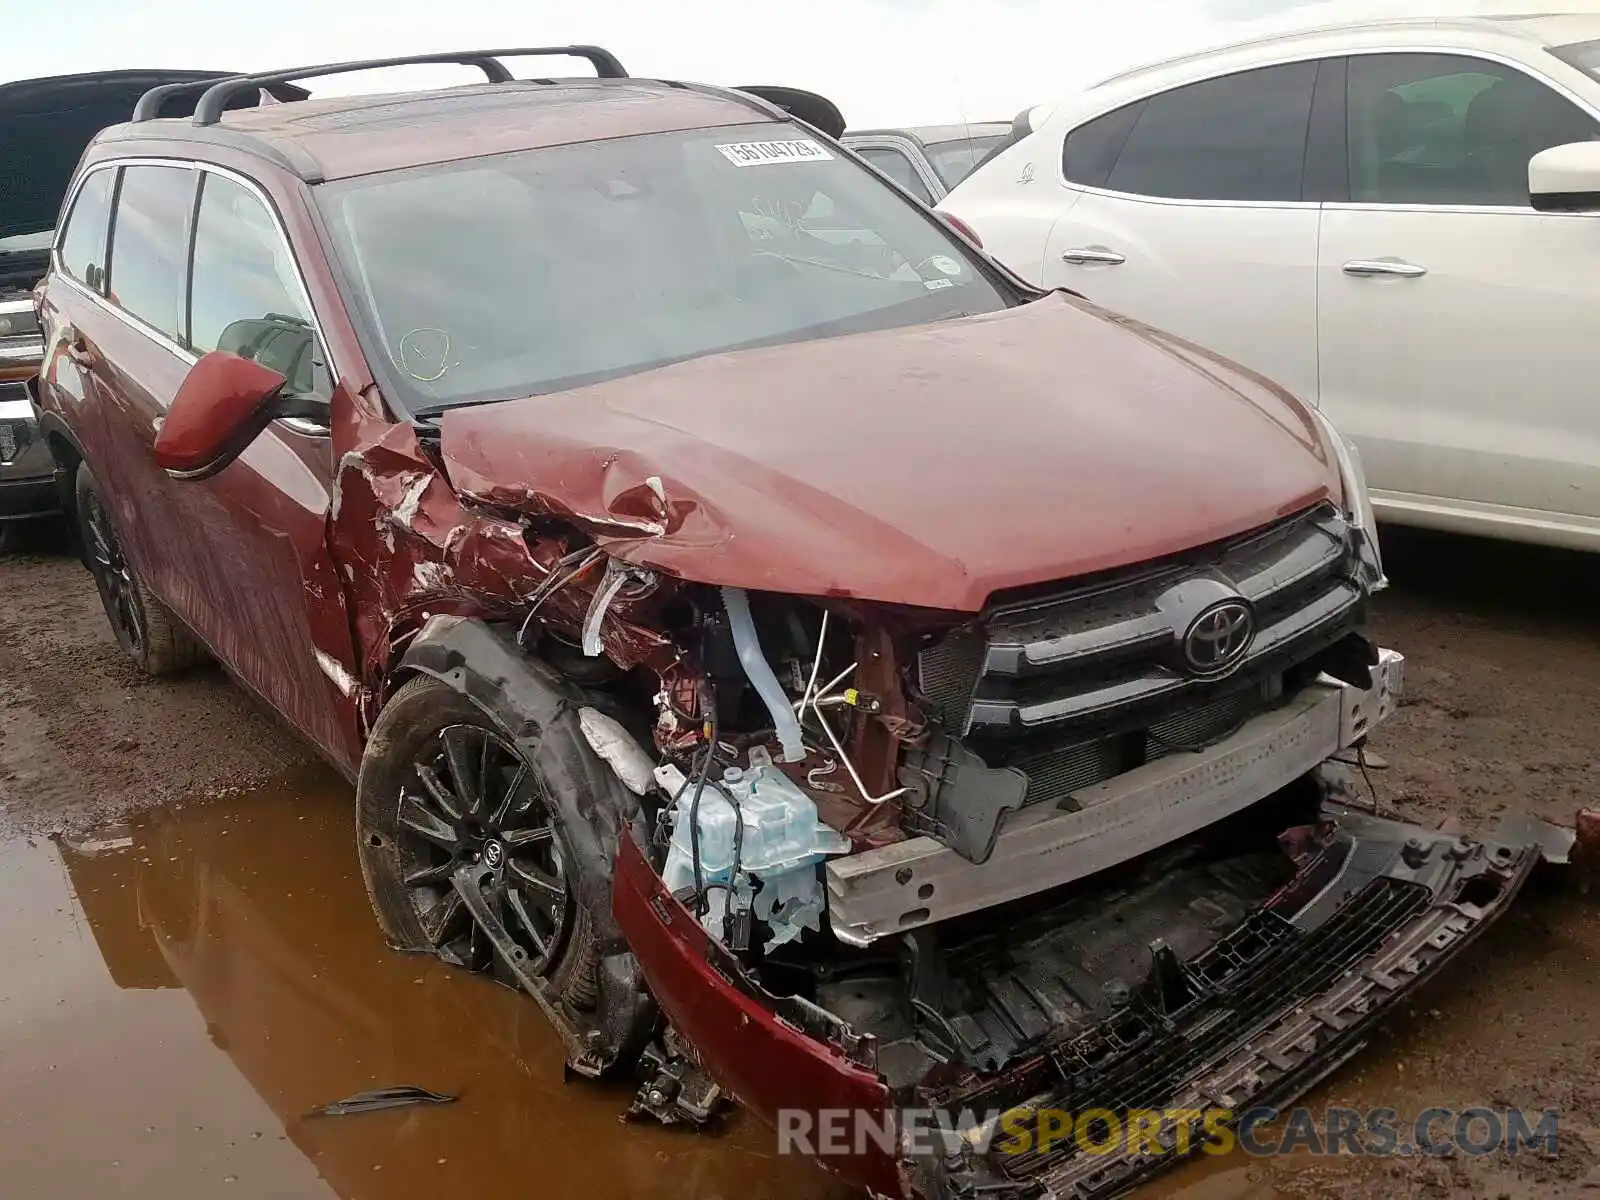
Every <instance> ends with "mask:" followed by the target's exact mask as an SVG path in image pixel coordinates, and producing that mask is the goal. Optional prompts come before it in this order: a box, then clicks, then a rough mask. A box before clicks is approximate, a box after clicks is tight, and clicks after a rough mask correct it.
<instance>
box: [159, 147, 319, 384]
mask: <svg viewBox="0 0 1600 1200" xmlns="http://www.w3.org/2000/svg"><path fill="white" fill-rule="evenodd" d="M200 188H201V190H200V206H199V209H198V215H197V216H196V218H195V232H194V268H193V272H194V273H193V279H192V282H191V284H190V301H189V326H190V344H191V345H192V347H193V349H194V351H195V353H197V354H206V353H209V352H210V351H212V350H227V351H229V352H231V353H233V354H237V355H240V356H241V357H243V358H249V359H252V360H254V361H256V362H259V363H260V364H261V365H262V366H265V367H270V368H271V369H272V370H274V371H277V372H278V373H279V374H280V375H282V376H283V377H284V378H285V379H287V380H288V381H289V382H288V388H289V390H290V391H292V392H294V393H295V394H296V395H301V396H310V395H316V396H324V397H325V396H328V395H329V394H330V393H331V391H332V388H331V384H330V382H329V379H328V376H327V373H326V371H325V370H324V368H323V365H322V363H321V362H320V354H319V353H318V349H317V339H316V333H315V331H314V329H313V325H312V319H311V307H310V305H309V304H308V303H307V302H306V298H305V292H304V291H303V289H302V288H301V284H300V277H299V273H298V271H297V270H296V268H295V262H294V256H293V254H292V252H291V251H290V249H289V244H288V242H286V241H285V240H284V237H283V234H282V233H280V232H279V230H278V225H277V222H276V221H274V220H273V217H272V214H271V212H269V211H268V209H267V206H266V205H265V204H263V203H262V201H261V198H260V197H259V196H257V195H256V194H255V193H254V192H252V191H251V190H250V189H249V188H247V187H245V186H244V185H243V184H242V183H239V182H237V181H236V180H233V179H230V178H229V177H228V176H226V175H218V174H216V173H214V172H209V171H208V172H205V173H204V175H203V181H202V183H201V185H200Z"/></svg>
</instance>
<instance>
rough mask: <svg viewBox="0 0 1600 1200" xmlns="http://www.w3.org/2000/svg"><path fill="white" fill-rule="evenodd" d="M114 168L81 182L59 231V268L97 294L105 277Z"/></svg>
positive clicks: (114, 175)
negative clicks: (63, 224)
mask: <svg viewBox="0 0 1600 1200" xmlns="http://www.w3.org/2000/svg"><path fill="white" fill-rule="evenodd" d="M116 177H117V172H116V170H115V169H114V168H110V167H104V168H101V169H100V170H98V171H95V172H94V173H93V174H91V175H89V176H88V177H87V178H85V179H84V181H83V185H82V186H81V187H80V188H79V189H78V195H77V197H76V199H74V200H73V202H72V211H71V212H70V213H68V214H67V223H66V226H65V227H64V228H63V229H62V231H61V247H60V250H59V251H58V257H59V259H60V262H61V269H62V270H63V271H64V272H66V274H67V275H68V276H70V277H71V278H73V279H76V280H77V281H78V282H79V283H81V284H84V285H85V286H86V287H90V288H93V289H94V290H95V291H99V290H100V289H101V287H102V286H103V285H104V283H105V275H106V235H107V233H108V231H109V228H110V224H111V192H112V184H113V183H114V182H115V181H116Z"/></svg>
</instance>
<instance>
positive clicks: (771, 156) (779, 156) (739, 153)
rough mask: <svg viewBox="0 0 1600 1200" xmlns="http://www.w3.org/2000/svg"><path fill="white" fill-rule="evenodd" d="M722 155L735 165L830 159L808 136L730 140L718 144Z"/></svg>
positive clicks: (763, 164) (825, 151) (765, 164)
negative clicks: (777, 140) (781, 138)
mask: <svg viewBox="0 0 1600 1200" xmlns="http://www.w3.org/2000/svg"><path fill="white" fill-rule="evenodd" d="M717 149H718V150H719V151H720V152H721V154H722V157H723V158H725V159H727V160H728V161H729V162H731V163H732V164H733V165H734V166H736V167H764V166H767V165H768V164H770V163H786V162H822V161H823V160H824V159H831V158H832V157H833V155H831V154H829V153H828V152H827V150H825V149H824V148H823V147H822V146H820V145H818V144H817V143H816V142H813V141H812V140H811V139H810V138H795V139H793V140H792V141H786V142H730V143H728V144H727V145H723V146H718V147H717Z"/></svg>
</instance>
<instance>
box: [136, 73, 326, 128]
mask: <svg viewBox="0 0 1600 1200" xmlns="http://www.w3.org/2000/svg"><path fill="white" fill-rule="evenodd" d="M242 78H243V76H240V75H230V74H228V73H227V72H226V71H218V72H212V73H208V74H206V75H204V76H201V77H200V78H197V79H189V80H182V81H179V82H176V83H163V84H161V85H159V86H158V87H153V88H151V89H150V90H149V91H148V92H146V93H145V94H144V95H142V96H140V97H139V102H138V103H137V104H135V105H134V106H133V116H131V117H129V118H128V119H129V120H130V121H154V120H155V119H156V118H158V117H159V116H161V112H162V110H163V109H165V108H166V106H167V103H168V102H169V101H171V100H175V99H177V98H179V97H180V96H185V95H191V94H197V93H200V92H205V91H207V90H209V89H210V88H211V87H212V86H214V85H215V84H218V83H222V82H223V81H225V80H229V79H242ZM269 90H270V91H271V93H272V95H273V96H274V97H275V98H276V99H278V100H304V99H305V98H306V97H307V96H309V95H310V94H311V93H309V92H307V91H306V90H305V89H304V88H297V87H274V88H271V89H269Z"/></svg>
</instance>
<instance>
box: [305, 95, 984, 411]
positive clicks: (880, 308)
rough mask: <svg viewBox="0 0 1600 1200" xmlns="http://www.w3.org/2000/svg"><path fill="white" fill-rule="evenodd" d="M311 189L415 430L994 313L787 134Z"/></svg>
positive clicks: (894, 199)
mask: <svg viewBox="0 0 1600 1200" xmlns="http://www.w3.org/2000/svg"><path fill="white" fill-rule="evenodd" d="M317 197H318V203H319V205H320V207H321V209H322V211H323V213H324V215H325V216H326V218H327V220H328V224H329V227H330V229H331V231H332V236H333V242H334V252H335V254H336V255H337V257H338V258H339V259H340V261H341V265H342V267H343V273H344V275H345V279H346V282H347V285H348V290H349V292H350V293H351V297H350V299H351V303H352V305H353V306H354V307H355V308H356V309H357V310H358V312H359V315H360V317H361V323H362V324H363V325H365V326H366V331H365V336H366V337H367V338H368V339H369V342H371V343H376V344H375V345H372V346H370V347H369V352H371V353H372V357H373V358H374V359H375V360H376V361H375V363H374V366H375V368H376V369H378V370H379V371H380V372H382V373H384V374H387V375H388V376H390V378H389V379H387V380H385V386H386V390H387V389H393V390H395V391H397V392H398V393H399V395H398V397H397V399H398V400H399V401H400V403H401V404H403V405H404V406H405V408H406V409H407V410H408V411H410V412H411V413H413V414H414V415H418V416H421V415H426V414H428V413H430V412H437V411H439V410H441V409H444V408H449V407H452V406H455V405H459V404H468V403H476V402H480V401H485V400H495V399H507V398H511V397H516V396H527V395H533V394H538V393H544V392H552V391H559V390H562V389H564V388H569V387H575V386H579V385H582V384H585V383H591V382H596V381H598V380H602V379H607V378H611V377H615V376H619V375H626V374H630V373H632V372H636V371H642V370H645V369H647V368H650V367H653V366H659V365H662V364H664V363H669V362H675V361H679V360H682V359H686V358H693V357H696V356H699V355H704V354H713V353H717V352H719V351H724V350H732V349H736V348H743V347H749V346H757V345H766V344H773V343H778V342H793V341H803V340H807V339H811V338H819V337H827V336H832V335H835V334H844V333H854V332H859V331H864V330H869V329H881V328H888V327H892V326H902V325H913V324H920V323H923V322H928V321H937V320H943V319H946V318H950V317H957V316H963V315H968V314H973V313H980V312H989V311H992V310H994V309H998V308H1002V307H1005V306H1006V305H1007V304H1008V303H1009V302H1010V301H1009V300H1008V298H1007V296H1006V295H1005V294H1004V293H1003V292H1002V291H1001V290H1000V285H998V284H997V283H996V282H994V281H993V279H992V278H991V277H990V276H989V275H988V274H987V273H986V272H985V271H984V270H983V269H982V268H981V267H979V266H978V265H977V264H976V262H975V261H974V259H973V258H972V257H971V256H970V255H969V254H968V253H967V252H966V251H965V250H964V249H963V248H962V246H961V244H960V242H959V240H958V239H956V238H955V237H953V236H952V235H950V234H949V233H948V232H946V231H945V229H944V227H943V226H942V225H941V224H940V223H938V222H937V221H936V220H934V219H931V218H930V217H929V216H927V215H926V214H924V213H922V212H921V211H920V210H919V209H918V208H917V207H916V206H915V205H913V204H912V203H910V202H909V201H907V200H905V199H904V198H903V197H901V196H900V195H899V193H897V192H895V191H894V190H893V189H892V188H890V187H889V186H888V185H886V184H885V183H883V182H882V181H881V180H880V179H879V178H878V176H877V175H876V174H874V173H873V172H872V171H870V170H869V169H867V168H864V167H861V166H859V165H858V164H857V163H855V162H853V161H851V160H849V159H847V158H844V157H842V156H840V155H838V154H836V153H834V152H833V151H831V150H829V149H828V148H826V147H825V146H823V145H822V144H821V143H819V142H817V141H814V140H811V139H809V138H806V137H805V136H803V134H802V133H801V131H800V130H798V129H797V128H795V127H794V126H790V125H782V124H772V125H741V126H734V127H729V128H722V129H713V130H697V131H694V132H692V133H671V134H654V135H648V136H642V137H630V138H619V139H615V140H610V141H600V142H588V143H582V144H578V145H571V146H558V147H553V148H549V149H541V150H530V151H519V152H517V153H513V154H504V155H496V156H492V157H487V158H478V159H472V160H469V161H466V162H458V163H449V164H444V165H439V166H429V167H425V168H416V169H412V170H407V171H404V172H395V173H391V174H385V175H377V176H367V177H362V178H359V179H352V180H347V181H343V182H339V183H333V184H326V185H323V186H322V187H319V188H318V189H317Z"/></svg>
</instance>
